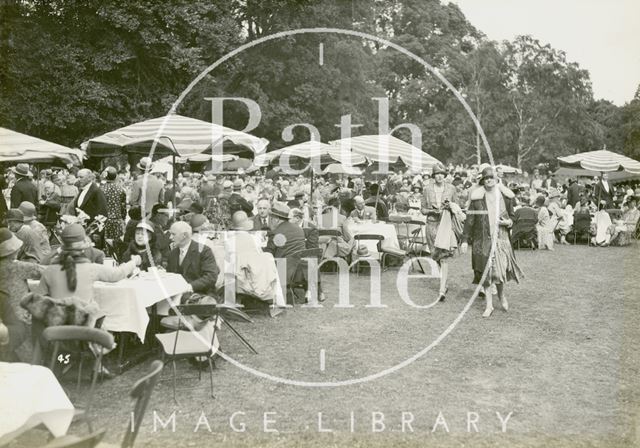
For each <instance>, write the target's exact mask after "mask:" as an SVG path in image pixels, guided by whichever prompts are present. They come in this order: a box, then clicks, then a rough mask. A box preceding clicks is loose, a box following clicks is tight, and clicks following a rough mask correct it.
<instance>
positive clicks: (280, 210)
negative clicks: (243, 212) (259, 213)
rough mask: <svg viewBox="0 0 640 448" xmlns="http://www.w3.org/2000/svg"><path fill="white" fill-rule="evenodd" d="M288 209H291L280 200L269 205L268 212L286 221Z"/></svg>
mask: <svg viewBox="0 0 640 448" xmlns="http://www.w3.org/2000/svg"><path fill="white" fill-rule="evenodd" d="M290 211H291V210H290V209H289V207H288V206H287V205H286V204H283V203H282V202H275V203H274V204H273V205H272V206H271V210H269V214H270V215H273V216H276V217H278V218H280V219H284V220H286V221H288V220H289V212H290Z"/></svg>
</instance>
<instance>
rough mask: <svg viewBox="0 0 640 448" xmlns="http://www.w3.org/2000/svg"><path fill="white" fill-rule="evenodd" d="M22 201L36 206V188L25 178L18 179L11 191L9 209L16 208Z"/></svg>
mask: <svg viewBox="0 0 640 448" xmlns="http://www.w3.org/2000/svg"><path fill="white" fill-rule="evenodd" d="M23 201H27V202H31V203H32V204H33V205H37V204H38V187H36V184H35V183H34V182H33V181H32V180H31V179H29V178H27V177H21V178H19V179H18V180H17V181H16V183H15V185H14V186H13V188H12V189H11V208H18V207H19V206H20V203H21V202H23Z"/></svg>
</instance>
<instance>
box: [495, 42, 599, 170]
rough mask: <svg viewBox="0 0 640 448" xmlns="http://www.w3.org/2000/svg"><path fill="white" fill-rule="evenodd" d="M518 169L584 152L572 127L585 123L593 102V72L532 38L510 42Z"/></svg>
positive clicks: (507, 49) (508, 53)
mask: <svg viewBox="0 0 640 448" xmlns="http://www.w3.org/2000/svg"><path fill="white" fill-rule="evenodd" d="M504 54H505V58H506V60H507V63H508V67H509V71H508V75H509V76H508V82H507V87H508V89H509V94H510V99H511V103H512V110H513V113H514V119H513V128H514V132H515V135H516V141H515V156H516V157H515V159H516V165H517V166H518V167H519V168H521V167H522V165H523V164H525V163H527V162H529V163H536V162H539V161H542V160H545V159H552V158H554V157H555V156H557V155H561V154H562V153H566V152H567V151H571V152H575V150H577V149H579V148H577V147H576V145H575V142H573V141H572V137H574V134H573V133H572V132H571V123H572V122H573V123H575V122H581V121H582V120H584V118H585V116H586V106H587V105H588V104H589V102H590V101H591V100H592V98H593V94H592V92H591V84H590V81H589V75H588V72H586V71H585V70H581V69H580V68H579V67H578V65H577V64H575V63H570V62H567V60H566V56H565V54H564V53H563V52H562V51H558V50H555V49H553V48H551V46H550V45H542V44H541V43H540V42H539V41H537V40H535V39H533V38H532V37H531V36H519V37H517V38H516V39H515V40H514V41H513V42H505V51H504Z"/></svg>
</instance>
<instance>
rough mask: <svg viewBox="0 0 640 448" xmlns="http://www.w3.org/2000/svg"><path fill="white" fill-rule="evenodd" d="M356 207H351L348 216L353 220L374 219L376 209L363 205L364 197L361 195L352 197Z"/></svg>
mask: <svg viewBox="0 0 640 448" xmlns="http://www.w3.org/2000/svg"><path fill="white" fill-rule="evenodd" d="M353 201H354V203H355V206H356V208H355V209H353V211H352V212H351V214H349V216H350V217H351V218H353V219H354V220H355V221H362V220H365V219H371V220H373V221H375V220H376V209H375V208H373V207H369V206H368V205H365V202H364V198H363V197H362V196H356V197H355V198H353Z"/></svg>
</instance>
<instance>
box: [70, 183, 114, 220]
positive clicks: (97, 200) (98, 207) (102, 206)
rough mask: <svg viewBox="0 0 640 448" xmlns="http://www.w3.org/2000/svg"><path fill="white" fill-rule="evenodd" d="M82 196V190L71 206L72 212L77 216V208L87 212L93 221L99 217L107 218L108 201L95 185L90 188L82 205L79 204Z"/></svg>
mask: <svg viewBox="0 0 640 448" xmlns="http://www.w3.org/2000/svg"><path fill="white" fill-rule="evenodd" d="M81 194H82V190H80V191H79V192H78V194H77V195H76V197H75V198H73V201H71V204H70V206H71V207H72V208H71V212H72V213H73V214H75V211H76V208H79V209H80V210H82V211H83V212H85V213H86V214H87V215H89V217H90V218H91V219H93V218H95V217H96V216H98V215H102V216H104V217H106V216H107V199H106V198H105V197H104V193H103V192H102V190H101V189H100V187H98V186H97V185H96V184H95V183H92V184H91V186H90V187H89V191H87V194H86V196H85V197H84V199H83V201H82V204H78V199H79V198H80V195H81Z"/></svg>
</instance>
